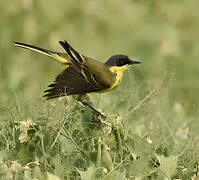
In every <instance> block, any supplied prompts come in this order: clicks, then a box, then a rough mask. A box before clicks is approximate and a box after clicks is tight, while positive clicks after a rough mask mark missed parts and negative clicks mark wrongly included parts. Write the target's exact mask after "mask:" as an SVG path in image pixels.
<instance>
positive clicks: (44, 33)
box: [0, 0, 199, 113]
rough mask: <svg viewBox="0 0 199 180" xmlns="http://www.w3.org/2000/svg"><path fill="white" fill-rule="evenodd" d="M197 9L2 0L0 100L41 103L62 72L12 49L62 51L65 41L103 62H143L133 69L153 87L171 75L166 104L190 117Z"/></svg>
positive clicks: (178, 4)
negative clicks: (114, 58)
mask: <svg viewBox="0 0 199 180" xmlns="http://www.w3.org/2000/svg"><path fill="white" fill-rule="evenodd" d="M198 5H199V2H198V1H196V0H189V1H187V0H181V1H179V0H172V1H170V0H167V1H166V0H163V1H158V0H150V1H144V0H126V1H125V2H123V1H115V0H109V1H107V0H101V1H93V0H80V1H73V0H67V1H64V0H60V1H54V0H48V1H47V0H43V1H33V0H17V1H5V0H2V1H1V2H0V22H1V29H0V37H1V41H0V52H1V53H0V56H1V60H0V100H1V102H3V103H9V102H11V101H15V95H14V94H15V93H16V94H17V96H19V97H21V98H25V99H28V100H33V99H41V97H42V91H43V90H45V89H46V87H47V85H48V84H49V83H51V82H52V81H53V80H54V78H55V76H56V75H57V74H58V73H59V72H60V71H61V68H60V66H59V65H57V64H56V63H54V62H53V61H50V59H49V58H48V57H45V56H43V55H40V54H37V53H34V52H29V51H27V50H24V49H19V48H17V47H15V46H14V45H13V42H14V41H19V42H25V43H30V44H33V45H38V46H40V47H44V48H47V49H51V50H59V51H63V50H62V49H61V47H60V45H59V44H58V41H59V40H68V41H69V42H70V43H71V44H72V46H73V47H75V48H76V49H77V50H78V51H79V52H81V53H83V54H85V55H88V56H90V57H93V58H96V59H99V60H102V61H105V60H107V59H108V58H109V57H110V56H111V55H113V54H118V53H123V54H127V55H129V56H130V57H131V58H132V59H137V60H140V61H142V64H141V65H140V66H139V67H138V66H137V67H136V69H137V70H138V71H139V74H140V76H142V77H144V80H145V81H146V82H148V83H149V84H150V85H151V86H155V85H156V84H157V83H158V82H159V81H160V80H161V79H162V78H163V77H164V75H165V74H169V75H170V83H169V88H168V89H167V90H168V94H169V96H168V98H169V102H170V103H171V104H173V103H175V102H178V103H180V104H182V105H183V106H184V107H185V108H186V109H187V110H188V111H189V110H191V113H193V111H192V110H193V109H194V110H196V109H197V108H196V107H197V105H198V102H199V98H198V97H199V96H198V90H199V83H198V78H199V61H198V56H199V51H198V49H199V36H198V32H199V23H198V22H199V13H198ZM130 71H133V70H130ZM132 80H133V79H132ZM142 80H143V78H142V79H140V81H142ZM123 88H124V85H123ZM121 89H122V87H121ZM109 94H110V95H111V93H109Z"/></svg>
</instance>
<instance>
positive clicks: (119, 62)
mask: <svg viewBox="0 0 199 180" xmlns="http://www.w3.org/2000/svg"><path fill="white" fill-rule="evenodd" d="M140 63H141V62H138V61H132V60H131V59H129V57H128V56H126V55H122V54H118V55H114V56H112V57H110V58H109V59H108V60H107V61H106V62H105V64H106V65H108V66H118V67H121V66H125V65H133V64H140Z"/></svg>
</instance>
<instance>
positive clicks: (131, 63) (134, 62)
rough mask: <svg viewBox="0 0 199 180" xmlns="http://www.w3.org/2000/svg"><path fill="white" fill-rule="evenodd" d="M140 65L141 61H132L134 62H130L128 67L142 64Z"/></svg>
mask: <svg viewBox="0 0 199 180" xmlns="http://www.w3.org/2000/svg"><path fill="white" fill-rule="evenodd" d="M140 63H141V62H139V61H132V60H130V61H129V63H128V65H133V64H140Z"/></svg>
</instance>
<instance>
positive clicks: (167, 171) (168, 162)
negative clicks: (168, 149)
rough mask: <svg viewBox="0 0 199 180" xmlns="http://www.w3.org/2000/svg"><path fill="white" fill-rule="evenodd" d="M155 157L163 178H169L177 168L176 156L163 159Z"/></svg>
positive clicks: (162, 157)
mask: <svg viewBox="0 0 199 180" xmlns="http://www.w3.org/2000/svg"><path fill="white" fill-rule="evenodd" d="M156 157H157V159H158V161H159V163H160V166H159V169H160V172H161V173H163V174H164V175H165V176H167V177H169V178H171V177H172V175H173V174H174V172H175V171H176V168H177V162H178V159H177V156H169V157H164V156H158V155H156Z"/></svg>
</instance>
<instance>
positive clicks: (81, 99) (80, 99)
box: [78, 95, 106, 119]
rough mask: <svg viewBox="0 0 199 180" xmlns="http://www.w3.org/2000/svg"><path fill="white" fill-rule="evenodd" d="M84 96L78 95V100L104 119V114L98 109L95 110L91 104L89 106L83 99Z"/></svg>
mask: <svg viewBox="0 0 199 180" xmlns="http://www.w3.org/2000/svg"><path fill="white" fill-rule="evenodd" d="M84 96H85V95H79V97H78V101H80V102H81V103H82V104H83V105H84V106H87V107H89V108H90V109H92V110H93V111H94V112H95V113H96V114H98V115H99V116H101V117H102V118H103V119H106V116H104V115H103V114H102V113H101V112H99V111H98V110H96V109H95V108H94V107H93V106H91V105H90V104H88V103H87V102H85V101H83V98H84Z"/></svg>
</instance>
